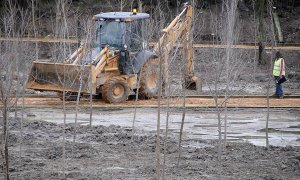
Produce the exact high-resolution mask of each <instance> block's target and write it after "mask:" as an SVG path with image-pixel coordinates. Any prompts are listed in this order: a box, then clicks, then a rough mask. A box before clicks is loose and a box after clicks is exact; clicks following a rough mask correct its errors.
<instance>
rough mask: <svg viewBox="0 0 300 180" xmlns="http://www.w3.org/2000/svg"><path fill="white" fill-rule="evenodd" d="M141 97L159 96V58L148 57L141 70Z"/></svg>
mask: <svg viewBox="0 0 300 180" xmlns="http://www.w3.org/2000/svg"><path fill="white" fill-rule="evenodd" d="M141 73H142V74H141V80H140V97H142V98H152V97H155V96H157V94H158V89H159V62H158V59H157V58H156V59H152V58H151V59H148V60H147V62H146V63H145V65H144V67H143V68H142V70H141Z"/></svg>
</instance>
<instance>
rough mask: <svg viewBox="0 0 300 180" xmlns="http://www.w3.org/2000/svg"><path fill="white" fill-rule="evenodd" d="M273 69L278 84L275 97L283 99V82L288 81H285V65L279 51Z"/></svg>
mask: <svg viewBox="0 0 300 180" xmlns="http://www.w3.org/2000/svg"><path fill="white" fill-rule="evenodd" d="M275 56H276V57H275V60H274V68H273V76H274V78H275V83H276V92H275V95H276V96H277V97H279V98H283V89H282V85H281V84H282V82H284V81H286V79H285V63H284V59H283V57H282V55H281V53H280V52H279V51H277V52H276V55H275Z"/></svg>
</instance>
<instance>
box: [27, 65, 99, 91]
mask: <svg viewBox="0 0 300 180" xmlns="http://www.w3.org/2000/svg"><path fill="white" fill-rule="evenodd" d="M92 68H93V67H92V66H90V65H73V64H62V63H46V62H33V64H32V68H31V72H30V74H29V76H28V80H27V83H26V88H28V89H34V90H39V91H57V92H62V91H68V92H78V91H79V89H80V85H81V90H80V92H81V93H89V92H90V90H92V93H94V91H95V88H93V87H94V83H91V81H92V79H91V78H90V75H91V71H92ZM92 82H94V81H92ZM90 86H92V87H91V88H90Z"/></svg>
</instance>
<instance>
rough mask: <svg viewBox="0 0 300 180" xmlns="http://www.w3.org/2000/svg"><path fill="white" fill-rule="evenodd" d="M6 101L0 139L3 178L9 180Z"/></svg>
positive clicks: (4, 101)
mask: <svg viewBox="0 0 300 180" xmlns="http://www.w3.org/2000/svg"><path fill="white" fill-rule="evenodd" d="M7 103H8V101H7V99H6V98H5V99H3V112H2V115H3V139H2V146H3V155H4V161H3V169H4V176H5V180H9V162H8V159H9V158H8V123H7V121H8V117H7V112H8V109H7Z"/></svg>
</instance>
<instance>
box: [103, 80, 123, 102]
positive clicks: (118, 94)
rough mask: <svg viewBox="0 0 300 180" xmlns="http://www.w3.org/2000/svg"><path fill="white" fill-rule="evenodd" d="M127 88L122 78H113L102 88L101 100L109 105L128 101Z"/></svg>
mask: <svg viewBox="0 0 300 180" xmlns="http://www.w3.org/2000/svg"><path fill="white" fill-rule="evenodd" d="M128 96H129V87H128V83H127V81H126V80H124V79H123V78H122V77H113V78H111V79H109V80H107V81H106V82H105V84H104V85H103V87H102V98H103V99H104V100H105V101H106V102H109V103H119V102H124V101H126V100H127V99H128Z"/></svg>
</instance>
